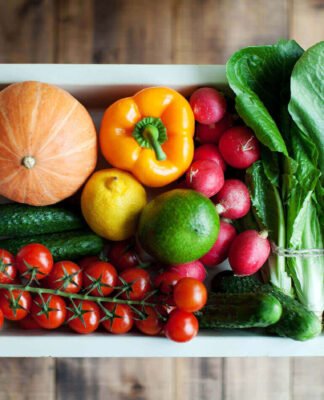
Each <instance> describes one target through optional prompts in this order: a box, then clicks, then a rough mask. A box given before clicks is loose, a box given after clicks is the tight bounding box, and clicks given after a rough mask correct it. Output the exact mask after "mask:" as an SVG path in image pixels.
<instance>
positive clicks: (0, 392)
mask: <svg viewBox="0 0 324 400" xmlns="http://www.w3.org/2000/svg"><path fill="white" fill-rule="evenodd" d="M0 399H1V400H54V399H55V360H53V359H51V358H47V359H32V360H31V359H9V358H7V359H6V358H2V359H1V361H0Z"/></svg>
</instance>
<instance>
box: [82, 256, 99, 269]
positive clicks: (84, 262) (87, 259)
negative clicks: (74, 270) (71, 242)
mask: <svg viewBox="0 0 324 400" xmlns="http://www.w3.org/2000/svg"><path fill="white" fill-rule="evenodd" d="M96 261H100V258H99V257H98V256H89V257H83V258H81V260H79V261H78V265H79V267H80V268H81V269H85V268H87V267H88V265H90V264H91V263H93V262H96Z"/></svg>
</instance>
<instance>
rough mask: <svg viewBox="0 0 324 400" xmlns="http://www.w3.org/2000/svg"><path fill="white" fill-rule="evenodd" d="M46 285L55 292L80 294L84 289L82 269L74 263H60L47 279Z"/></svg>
mask: <svg viewBox="0 0 324 400" xmlns="http://www.w3.org/2000/svg"><path fill="white" fill-rule="evenodd" d="M46 284H47V286H48V287H49V288H51V289H54V290H61V291H62V292H67V293H78V292H79V291H80V290H81V287H82V271H81V268H80V267H79V266H78V265H77V264H75V263H73V262H72V261H59V262H57V263H55V264H54V266H53V268H52V270H51V272H50V273H49V275H48V276H47V277H46Z"/></svg>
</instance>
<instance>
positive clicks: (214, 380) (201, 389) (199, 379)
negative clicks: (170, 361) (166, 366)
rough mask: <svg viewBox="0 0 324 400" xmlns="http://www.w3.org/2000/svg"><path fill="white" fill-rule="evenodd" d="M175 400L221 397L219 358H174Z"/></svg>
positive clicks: (221, 378)
mask: <svg viewBox="0 0 324 400" xmlns="http://www.w3.org/2000/svg"><path fill="white" fill-rule="evenodd" d="M175 363H176V364H175V365H176V367H175V371H176V372H175V379H176V395H175V397H174V399H176V400H198V399H199V400H210V399H222V383H223V361H222V359H221V358H178V359H176V360H175Z"/></svg>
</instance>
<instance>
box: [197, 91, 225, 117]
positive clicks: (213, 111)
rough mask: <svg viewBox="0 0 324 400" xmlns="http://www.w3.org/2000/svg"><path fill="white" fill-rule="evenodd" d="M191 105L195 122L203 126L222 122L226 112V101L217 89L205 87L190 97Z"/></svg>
mask: <svg viewBox="0 0 324 400" xmlns="http://www.w3.org/2000/svg"><path fill="white" fill-rule="evenodd" d="M190 105H191V108H192V110H193V113H194V116H195V120H196V121H198V122H200V123H201V124H207V125H209V124H214V123H215V122H218V121H220V120H221V119H222V118H223V117H224V115H225V112H226V100H225V98H224V96H223V95H222V94H221V93H219V92H218V91H217V90H216V89H213V88H209V87H203V88H200V89H197V90H195V91H194V92H193V93H192V95H191V96H190Z"/></svg>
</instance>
